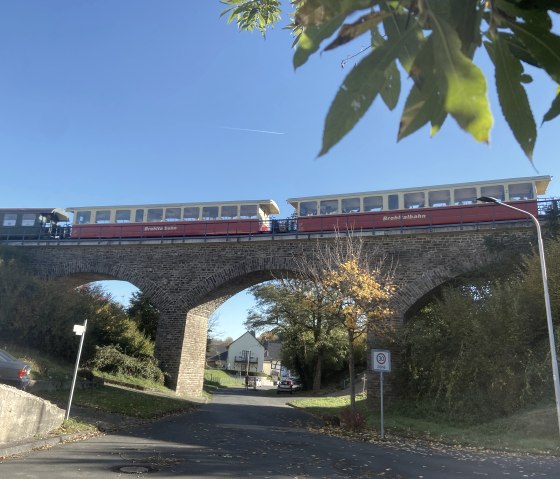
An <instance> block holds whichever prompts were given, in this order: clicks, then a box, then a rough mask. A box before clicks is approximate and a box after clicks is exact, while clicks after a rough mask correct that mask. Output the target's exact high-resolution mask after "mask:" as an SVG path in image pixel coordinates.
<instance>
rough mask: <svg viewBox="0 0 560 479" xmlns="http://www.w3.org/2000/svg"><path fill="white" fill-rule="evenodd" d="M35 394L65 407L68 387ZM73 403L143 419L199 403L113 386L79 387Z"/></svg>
mask: <svg viewBox="0 0 560 479" xmlns="http://www.w3.org/2000/svg"><path fill="white" fill-rule="evenodd" d="M36 394H37V395H38V396H41V397H42V398H44V399H47V400H48V401H51V402H54V403H56V404H57V405H59V407H62V408H66V405H67V402H68V395H69V391H65V390H59V391H38V392H37V393H36ZM72 405H73V406H82V407H87V408H91V409H95V410H98V411H105V412H110V413H117V414H124V415H126V416H131V417H138V418H143V419H153V418H158V417H162V416H166V415H168V414H172V413H177V412H184V411H189V410H190V409H193V408H194V407H196V406H197V404H196V403H193V402H191V401H187V400H185V399H181V398H177V397H167V396H165V395H163V394H157V395H156V394H150V393H148V392H144V391H131V390H128V389H123V388H118V387H111V386H100V387H98V388H93V389H78V390H76V391H74V396H73V399H72Z"/></svg>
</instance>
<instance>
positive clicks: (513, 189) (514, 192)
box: [508, 183, 534, 201]
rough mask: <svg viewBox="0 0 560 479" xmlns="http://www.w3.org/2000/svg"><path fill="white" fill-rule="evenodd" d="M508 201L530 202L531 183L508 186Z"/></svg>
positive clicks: (531, 195)
mask: <svg viewBox="0 0 560 479" xmlns="http://www.w3.org/2000/svg"><path fill="white" fill-rule="evenodd" d="M508 190H509V199H510V200H512V201H516V200H532V199H533V198H534V195H533V185H532V183H518V184H516V185H508Z"/></svg>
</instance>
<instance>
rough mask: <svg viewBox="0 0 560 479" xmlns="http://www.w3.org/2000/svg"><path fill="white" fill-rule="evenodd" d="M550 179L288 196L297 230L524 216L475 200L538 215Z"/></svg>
mask: <svg viewBox="0 0 560 479" xmlns="http://www.w3.org/2000/svg"><path fill="white" fill-rule="evenodd" d="M550 180H551V177H550V176H535V177H525V178H510V179H502V180H494V181H482V182H476V183H462V184H449V185H438V186H428V187H423V188H407V189H402V190H383V191H370V192H364V193H350V194H345V195H330V196H312V197H301V198H290V199H288V200H287V201H288V203H289V204H290V205H292V206H293V207H294V210H295V214H296V218H297V225H296V226H295V229H297V231H298V232H317V231H334V230H341V231H343V230H354V231H359V230H363V229H374V228H382V229H384V228H397V227H400V228H402V227H414V226H417V227H421V226H444V225H452V224H466V223H480V222H488V221H511V220H522V219H527V216H526V215H524V214H523V213H519V212H516V211H513V210H511V209H509V208H504V207H503V206H499V205H496V204H480V203H477V198H479V197H481V196H491V197H494V198H496V199H498V200H500V201H503V202H506V203H509V204H511V205H514V206H516V207H518V208H520V209H522V210H525V211H527V212H529V213H532V214H534V215H537V214H538V211H537V209H538V206H537V196H538V195H543V194H545V192H546V189H547V187H548V184H549V182H550Z"/></svg>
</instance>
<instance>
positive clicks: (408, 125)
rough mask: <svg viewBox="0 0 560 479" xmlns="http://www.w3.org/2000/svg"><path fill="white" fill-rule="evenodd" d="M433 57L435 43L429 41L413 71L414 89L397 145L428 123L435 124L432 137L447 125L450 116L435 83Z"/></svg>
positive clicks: (430, 39) (403, 115)
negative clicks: (446, 120) (443, 125)
mask: <svg viewBox="0 0 560 479" xmlns="http://www.w3.org/2000/svg"><path fill="white" fill-rule="evenodd" d="M433 55H434V52H433V39H432V38H428V40H427V41H426V42H425V44H424V45H423V47H422V50H421V51H420V52H419V53H418V55H417V57H416V60H415V62H414V65H413V66H412V69H411V71H413V72H414V75H413V78H414V80H415V85H414V86H413V87H412V89H411V90H410V93H409V95H408V98H407V99H406V103H405V106H404V110H403V114H402V116H401V121H400V125H399V132H398V136H397V141H400V140H402V139H403V138H405V137H407V136H408V135H410V134H412V133H414V132H415V131H417V130H419V129H420V128H422V127H423V126H424V125H425V124H426V123H428V122H431V123H432V130H431V135H432V136H433V135H435V134H436V133H437V132H438V131H439V129H440V128H441V125H442V124H443V122H444V121H445V118H446V116H447V113H446V111H445V109H444V107H443V97H442V95H441V94H440V91H439V89H438V86H437V82H436V79H435V74H434V66H433V60H432V59H433Z"/></svg>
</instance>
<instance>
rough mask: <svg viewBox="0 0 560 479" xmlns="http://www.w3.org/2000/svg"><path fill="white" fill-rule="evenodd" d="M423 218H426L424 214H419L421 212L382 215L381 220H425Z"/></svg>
mask: <svg viewBox="0 0 560 479" xmlns="http://www.w3.org/2000/svg"><path fill="white" fill-rule="evenodd" d="M425 219H426V215H421V214H407V215H392V216H384V217H383V221H400V220H425Z"/></svg>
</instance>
